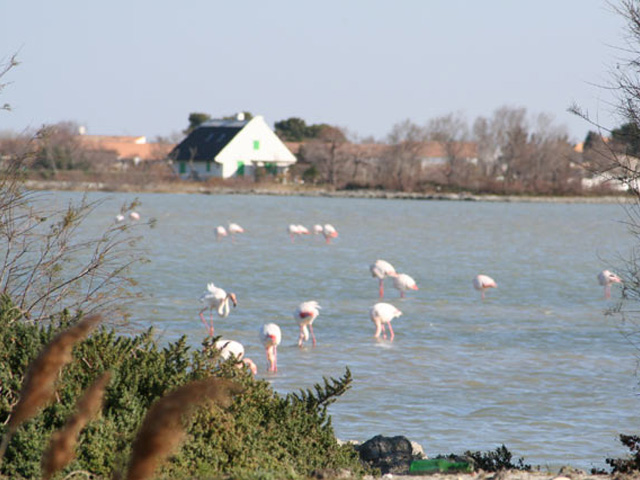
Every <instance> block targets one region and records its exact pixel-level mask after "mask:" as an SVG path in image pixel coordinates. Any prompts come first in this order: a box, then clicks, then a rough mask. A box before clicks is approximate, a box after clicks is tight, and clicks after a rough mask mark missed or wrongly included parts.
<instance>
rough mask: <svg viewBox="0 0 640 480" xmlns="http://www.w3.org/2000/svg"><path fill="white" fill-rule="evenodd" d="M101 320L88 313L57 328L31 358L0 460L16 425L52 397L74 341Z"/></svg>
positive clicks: (68, 360) (29, 416) (1, 450)
mask: <svg viewBox="0 0 640 480" xmlns="http://www.w3.org/2000/svg"><path fill="white" fill-rule="evenodd" d="M100 320H101V317H100V315H91V316H87V317H85V318H84V319H82V320H81V321H80V322H78V323H77V324H76V325H74V326H72V327H70V328H68V329H67V330H65V331H64V332H60V333H59V334H58V335H57V336H56V337H55V338H54V339H53V340H51V342H49V344H48V345H47V346H46V347H45V348H44V350H42V352H41V353H40V355H38V357H37V358H36V359H35V360H34V361H33V362H31V364H30V365H29V369H28V370H27V373H26V375H25V378H24V382H23V384H22V390H21V392H20V399H19V400H18V403H17V404H16V406H15V407H14V409H13V411H12V413H11V417H10V418H9V421H8V423H7V431H6V433H5V435H4V438H3V439H2V443H1V444H0V463H1V462H2V457H3V456H4V452H5V450H6V448H7V445H8V444H9V440H11V436H12V435H13V434H14V432H15V431H16V430H17V429H18V427H19V426H20V425H22V423H23V422H25V421H26V420H28V419H30V418H32V417H33V416H35V415H36V414H37V413H38V411H39V410H40V408H42V407H43V406H44V405H46V404H47V403H49V401H50V400H51V399H52V398H53V396H54V393H55V382H56V379H57V378H58V374H59V373H60V371H61V370H62V368H63V367H64V366H65V365H66V364H68V363H69V362H70V361H71V359H72V356H71V351H72V349H73V346H74V344H75V343H76V342H77V341H79V340H82V339H84V338H86V336H87V335H88V334H89V332H91V330H92V329H93V328H94V327H95V326H96V325H97V324H98V322H99V321H100Z"/></svg>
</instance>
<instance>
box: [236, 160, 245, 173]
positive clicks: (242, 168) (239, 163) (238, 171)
mask: <svg viewBox="0 0 640 480" xmlns="http://www.w3.org/2000/svg"><path fill="white" fill-rule="evenodd" d="M236 175H244V162H238V170H237V171H236Z"/></svg>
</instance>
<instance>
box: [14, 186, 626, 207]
mask: <svg viewBox="0 0 640 480" xmlns="http://www.w3.org/2000/svg"><path fill="white" fill-rule="evenodd" d="M24 185H25V187H27V188H28V189H30V190H52V191H76V192H124V193H176V194H180V193H181V194H200V195H273V196H297V197H327V198H357V199H385V200H422V201H463V202H492V203H495V202H506V203H510V202H514V203H515V202H518V203H568V204H569V203H571V204H576V203H586V204H631V203H634V202H635V201H636V199H635V198H634V197H632V196H630V195H604V196H566V197H564V196H543V195H540V196H537V195H495V194H491V195H489V194H487V195H476V194H471V193H468V192H461V193H415V192H394V191H385V190H327V189H318V188H302V187H300V186H297V185H290V186H280V185H278V186H274V187H218V186H205V185H202V184H199V183H196V182H193V183H186V182H181V183H158V184H153V185H133V184H126V183H123V184H112V183H105V182H74V181H58V180H26V181H25V182H24Z"/></svg>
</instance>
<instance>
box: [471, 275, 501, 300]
mask: <svg viewBox="0 0 640 480" xmlns="http://www.w3.org/2000/svg"><path fill="white" fill-rule="evenodd" d="M473 288H475V289H476V290H478V291H480V292H481V293H482V299H483V300H484V291H485V290H486V289H487V288H498V284H497V283H496V282H495V280H494V279H493V278H491V277H489V276H487V275H477V276H476V277H475V278H474V279H473Z"/></svg>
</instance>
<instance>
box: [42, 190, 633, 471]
mask: <svg viewBox="0 0 640 480" xmlns="http://www.w3.org/2000/svg"><path fill="white" fill-rule="evenodd" d="M51 195H52V196H53V197H54V198H55V199H56V200H57V201H59V202H60V203H61V204H63V202H66V201H67V200H68V199H69V198H76V199H79V198H80V194H77V193H63V192H57V193H51ZM90 198H91V199H97V198H107V199H108V200H107V201H106V202H105V204H103V205H102V206H101V207H100V208H99V209H98V210H97V211H96V212H95V214H94V215H93V216H92V217H91V218H89V219H88V222H87V228H88V229H89V231H92V229H95V231H96V232H97V231H99V230H100V229H102V228H104V227H105V225H106V224H108V223H109V222H112V221H113V219H114V217H115V215H116V214H117V213H118V210H119V207H120V206H121V205H122V204H123V203H124V202H125V201H127V200H132V199H134V198H138V199H139V200H140V201H141V202H142V205H141V206H140V207H139V208H138V211H139V212H140V214H141V216H142V219H143V220H144V219H149V218H151V217H153V218H156V219H157V227H156V228H155V229H151V230H148V231H147V232H146V233H145V238H144V241H143V244H144V247H145V248H146V249H147V252H148V257H149V258H150V260H151V262H150V263H149V264H148V265H145V266H143V267H141V268H139V269H138V270H137V271H136V277H137V278H138V279H139V280H140V282H141V286H142V288H143V290H144V291H145V293H146V294H148V298H146V299H145V300H143V301H140V302H139V303H138V304H136V305H134V306H133V307H132V311H131V313H132V320H133V322H134V323H136V324H137V325H140V326H143V327H145V328H146V327H147V326H149V325H153V326H155V327H156V328H157V330H158V333H159V335H160V338H161V339H162V340H163V341H171V340H175V339H176V338H178V337H179V336H181V335H186V336H187V337H188V340H189V342H190V343H191V344H192V345H193V347H194V348H197V347H198V346H199V345H200V344H201V342H202V340H203V338H204V336H205V335H206V333H207V332H206V330H205V328H204V326H203V325H202V323H201V322H200V320H199V318H198V312H199V310H200V308H201V304H200V303H199V301H198V298H199V297H200V295H201V294H202V293H203V292H204V290H205V287H206V285H207V283H208V282H214V283H215V284H216V285H218V286H220V287H222V288H224V289H226V290H227V291H233V292H235V293H236V295H237V297H238V301H239V304H238V307H237V308H235V309H234V310H233V311H232V312H231V315H230V316H229V317H228V318H218V317H216V319H215V325H216V334H219V335H224V337H225V338H229V339H234V340H238V341H240V342H242V343H243V344H244V345H245V349H246V354H247V356H249V357H251V358H252V359H254V361H256V363H257V364H258V367H259V373H258V376H259V377H260V378H265V379H267V380H268V381H269V382H271V384H272V385H273V387H274V388H275V389H276V390H277V391H278V392H282V393H285V392H291V391H297V390H299V389H305V388H310V387H312V386H313V385H314V384H315V383H317V382H322V377H323V376H327V377H338V376H340V375H342V374H343V373H344V369H345V367H347V366H348V367H349V368H350V369H351V372H352V374H353V377H354V382H353V387H352V388H351V390H349V391H348V392H347V393H346V394H345V395H344V396H342V397H341V398H340V399H338V401H337V402H336V403H335V404H333V405H332V406H331V407H330V412H331V414H332V417H333V426H334V428H335V431H336V434H337V436H338V438H340V439H343V440H349V439H354V440H361V441H364V440H367V439H369V438H371V437H373V436H374V435H377V434H383V435H389V436H394V435H405V436H407V437H408V438H409V439H410V440H414V441H416V442H418V443H420V444H421V445H422V446H423V447H424V450H425V452H426V453H427V454H428V455H430V456H433V455H437V454H448V453H462V452H463V451H464V450H474V451H475V450H482V451H487V450H493V449H495V448H496V447H499V446H500V445H502V444H505V445H506V446H507V447H508V448H509V449H510V450H511V452H512V453H513V454H514V457H516V458H517V457H524V459H525V462H526V463H530V464H532V465H540V466H542V467H550V468H555V467H559V466H561V465H567V464H568V465H572V466H574V467H579V468H585V469H589V468H591V467H592V466H596V467H604V466H605V461H604V460H605V458H606V457H607V456H622V455H624V454H626V453H627V452H626V450H625V449H624V447H622V445H620V443H619V442H618V434H619V433H628V434H635V433H638V431H639V427H640V420H639V416H638V413H639V407H640V404H639V399H640V397H638V396H637V388H636V387H637V383H638V379H637V376H636V360H637V356H638V351H637V350H636V348H635V347H633V346H632V345H630V344H629V342H628V341H627V340H626V339H625V338H624V336H623V335H622V333H621V331H620V324H619V323H620V322H619V320H618V319H616V318H615V317H611V316H605V314H604V312H605V310H606V309H607V308H609V307H611V306H613V305H614V304H615V302H616V301H617V300H618V299H619V298H620V288H617V287H619V286H617V285H615V286H614V288H613V295H612V299H611V300H609V301H607V300H605V299H604V297H603V290H602V287H600V286H599V285H598V283H597V280H596V275H597V273H598V272H599V271H601V270H602V269H604V268H610V269H612V270H614V271H616V270H621V269H622V260H621V257H622V258H624V257H625V256H628V255H629V251H630V248H631V246H632V245H633V238H632V236H631V235H630V234H629V233H628V231H627V228H626V226H625V225H624V223H623V220H625V218H626V217H625V211H624V208H623V207H622V206H620V205H599V204H563V203H492V202H491V203H489V202H486V203H485V202H439V201H415V200H381V199H341V198H318V197H278V196H259V195H255V196H250V195H186V194H138V195H131V194H102V193H93V194H90ZM229 222H236V223H239V224H240V225H241V226H243V227H244V228H245V229H246V232H245V233H244V234H241V235H239V236H238V237H237V238H236V240H235V242H232V241H231V239H230V238H225V239H223V241H220V242H217V241H216V239H215V232H214V230H215V227H216V226H217V225H227V224H228V223H229ZM291 223H296V224H303V225H305V226H307V228H309V229H311V227H312V226H313V224H315V223H331V224H333V225H334V226H335V227H336V228H337V230H338V232H339V237H338V238H337V239H335V240H334V241H333V242H332V243H331V244H328V245H327V244H326V243H325V242H324V239H323V238H321V236H315V235H313V234H312V235H308V236H303V237H301V238H297V239H296V240H295V242H292V241H291V240H290V238H289V236H288V233H287V226H288V225H289V224H291ZM378 258H381V259H384V260H387V261H388V262H390V263H392V264H393V265H394V266H395V267H396V269H397V270H398V271H399V272H403V273H407V274H409V275H411V276H412V277H413V278H414V279H415V280H416V282H417V284H418V286H419V288H420V289H419V290H418V291H412V292H409V293H408V294H407V298H405V299H400V298H399V295H398V292H397V291H396V290H394V289H393V288H392V284H391V282H390V281H389V280H387V281H386V285H385V301H388V302H389V303H392V304H393V305H395V306H396V307H398V308H399V309H400V310H402V311H403V315H402V316H401V317H400V318H397V319H395V320H394V321H393V326H394V331H395V334H396V336H395V339H394V341H393V342H392V343H391V342H387V341H376V340H375V339H374V338H373V334H374V330H375V328H374V325H373V323H372V322H371V320H370V319H369V314H368V312H369V308H370V307H371V306H372V305H373V304H375V303H376V302H377V301H379V300H378V285H377V280H376V279H374V278H372V277H371V274H370V273H369V265H370V264H371V263H373V262H374V261H375V260H376V259H378ZM478 273H485V274H487V275H490V276H491V277H493V278H494V279H495V280H496V281H497V283H498V288H497V289H491V290H489V291H488V292H487V295H486V299H485V300H484V301H482V300H481V298H480V294H479V293H478V292H476V291H474V290H473V287H472V284H471V281H472V279H473V277H474V276H475V275H476V274H478ZM305 300H317V301H318V302H319V303H320V305H321V307H322V310H321V314H320V316H319V317H318V319H317V320H316V321H315V323H314V327H315V333H316V337H317V340H318V344H317V346H316V347H315V348H312V347H310V346H307V347H305V348H303V349H300V348H298V346H297V344H296V342H297V336H298V327H297V325H296V323H295V321H294V319H293V311H294V309H295V308H296V306H297V305H298V304H299V303H300V302H302V301H305ZM267 322H275V323H278V324H279V325H280V326H281V328H282V333H283V341H282V344H281V346H280V348H279V350H278V366H279V371H278V373H277V374H268V373H267V372H266V359H265V356H264V350H263V348H262V346H261V344H260V343H259V341H258V336H257V331H258V328H259V327H260V326H261V325H262V324H263V323H267Z"/></svg>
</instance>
